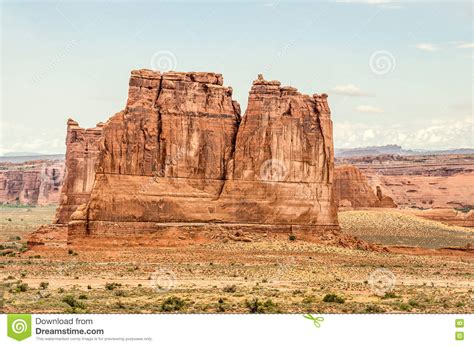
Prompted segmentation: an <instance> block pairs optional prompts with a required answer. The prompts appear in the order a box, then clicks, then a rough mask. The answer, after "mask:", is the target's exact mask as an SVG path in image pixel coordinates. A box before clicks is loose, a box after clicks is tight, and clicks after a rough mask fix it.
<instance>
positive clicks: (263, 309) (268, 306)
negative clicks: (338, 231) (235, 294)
mask: <svg viewBox="0 0 474 346" xmlns="http://www.w3.org/2000/svg"><path fill="white" fill-rule="evenodd" d="M245 306H246V307H247V309H249V312H250V313H251V314H264V313H272V312H275V311H276V304H275V303H273V301H272V300H271V299H267V300H266V301H265V302H261V301H259V300H258V298H254V299H252V300H250V301H249V300H246V301H245Z"/></svg>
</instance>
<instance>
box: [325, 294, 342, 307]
mask: <svg viewBox="0 0 474 346" xmlns="http://www.w3.org/2000/svg"><path fill="white" fill-rule="evenodd" d="M345 301H346V300H345V299H344V298H342V297H340V296H338V295H337V294H333V293H329V294H326V295H325V296H324V298H323V302H325V303H338V304H344V303H345Z"/></svg>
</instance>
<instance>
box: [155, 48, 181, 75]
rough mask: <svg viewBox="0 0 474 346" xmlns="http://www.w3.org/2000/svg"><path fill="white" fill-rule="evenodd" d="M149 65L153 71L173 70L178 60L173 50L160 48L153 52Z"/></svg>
mask: <svg viewBox="0 0 474 346" xmlns="http://www.w3.org/2000/svg"><path fill="white" fill-rule="evenodd" d="M150 65H151V68H152V69H153V70H154V71H161V72H168V71H174V70H176V66H177V65H178V60H177V59H176V56H175V55H174V54H173V52H171V51H169V50H160V51H158V52H156V53H155V54H153V56H152V57H151V61H150Z"/></svg>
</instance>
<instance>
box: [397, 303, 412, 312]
mask: <svg viewBox="0 0 474 346" xmlns="http://www.w3.org/2000/svg"><path fill="white" fill-rule="evenodd" d="M398 308H399V309H400V310H402V311H410V310H411V307H410V305H408V304H405V303H402V304H400V305H399V306H398Z"/></svg>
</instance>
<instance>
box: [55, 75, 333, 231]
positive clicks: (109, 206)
mask: <svg viewBox="0 0 474 346" xmlns="http://www.w3.org/2000/svg"><path fill="white" fill-rule="evenodd" d="M129 87H130V88H129V95H128V101H127V105H126V108H125V110H123V111H121V112H119V113H117V114H116V115H114V116H113V117H112V118H110V119H109V120H108V121H107V122H106V123H105V124H104V125H103V127H101V130H99V129H94V137H93V138H94V139H90V140H85V137H87V136H85V133H84V129H80V130H79V128H77V123H70V124H68V140H67V144H68V152H67V157H66V160H67V177H66V184H67V187H65V189H64V190H63V196H64V199H62V200H61V207H60V208H59V210H60V211H59V212H58V215H59V217H58V219H59V221H60V222H62V223H64V222H67V221H69V219H68V218H69V217H70V215H71V213H72V212H73V211H74V214H72V217H70V219H71V220H70V223H69V233H70V235H112V234H116V235H127V233H140V232H147V231H159V230H163V229H166V228H167V227H168V226H169V225H170V224H172V225H173V227H175V226H176V224H178V225H181V226H182V227H187V228H193V227H195V228H196V229H198V228H199V227H202V225H203V224H206V225H208V226H209V225H215V226H216V227H218V228H223V227H224V228H226V227H227V228H230V229H243V228H248V229H265V230H267V229H268V230H269V231H284V232H294V231H323V230H326V229H338V223H337V214H336V207H335V204H334V200H333V192H332V191H333V189H332V182H333V167H334V152H333V138H332V122H331V119H330V110H329V107H328V104H327V95H324V94H323V95H313V96H308V95H303V94H300V93H299V92H297V90H296V89H295V88H291V87H281V86H280V83H279V82H277V81H266V80H264V79H263V77H262V76H259V78H258V79H257V80H256V81H254V83H253V86H252V89H251V91H250V95H249V102H248V108H247V111H246V113H245V116H244V117H243V119H241V116H240V106H239V104H238V103H237V102H236V101H234V100H232V88H230V87H226V86H223V79H222V76H221V75H220V74H215V73H196V72H189V73H178V72H167V73H163V74H162V73H159V72H154V71H149V70H138V71H132V76H131V78H130V83H129ZM85 131H86V132H87V131H90V130H85ZM73 134H74V135H73ZM73 138H74V140H73ZM81 138H84V139H82V140H81ZM84 142H86V143H89V144H90V147H92V148H93V149H92V150H90V149H89V150H86V151H85V150H84V144H83V143H84ZM97 143H98V146H96V144H97ZM86 152H87V155H85V153H86ZM91 152H93V153H96V154H97V155H96V154H91ZM97 152H98V153H97ZM86 157H87V158H86ZM88 160H89V161H88ZM95 160H97V164H96V169H95V171H94V172H91V169H92V168H91V167H92V166H94V164H95ZM92 182H93V184H92ZM91 187H92V189H91ZM89 192H90V198H89ZM70 196H73V197H72V198H71V197H70ZM81 204H82V205H81ZM62 216H64V217H62Z"/></svg>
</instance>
